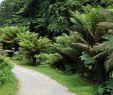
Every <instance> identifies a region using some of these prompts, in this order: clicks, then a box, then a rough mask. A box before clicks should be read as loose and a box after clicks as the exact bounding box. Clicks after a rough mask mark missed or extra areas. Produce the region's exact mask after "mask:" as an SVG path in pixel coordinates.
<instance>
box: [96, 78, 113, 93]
mask: <svg viewBox="0 0 113 95" xmlns="http://www.w3.org/2000/svg"><path fill="white" fill-rule="evenodd" d="M95 95H113V79H109V80H108V81H106V82H105V83H103V84H102V85H101V86H100V87H99V88H98V90H97V92H96V94H95Z"/></svg>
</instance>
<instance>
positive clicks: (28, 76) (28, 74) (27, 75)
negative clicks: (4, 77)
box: [13, 65, 75, 95]
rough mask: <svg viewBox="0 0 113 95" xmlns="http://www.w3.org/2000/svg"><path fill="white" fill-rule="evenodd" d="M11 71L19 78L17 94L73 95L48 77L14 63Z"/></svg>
mask: <svg viewBox="0 0 113 95" xmlns="http://www.w3.org/2000/svg"><path fill="white" fill-rule="evenodd" d="M13 73H14V75H15V76H16V78H17V79H18V80H19V90H18V93H17V95H75V94H73V93H71V92H69V91H68V89H67V88H66V87H64V86H63V85H61V84H59V83H58V82H56V81H55V80H53V79H51V78H50V77H48V76H46V75H44V74H42V73H39V72H36V71H32V70H29V69H27V68H24V67H21V66H18V65H15V66H14V68H13Z"/></svg>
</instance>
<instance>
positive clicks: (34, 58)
mask: <svg viewBox="0 0 113 95" xmlns="http://www.w3.org/2000/svg"><path fill="white" fill-rule="evenodd" d="M32 65H33V66H36V57H34V56H33V57H32Z"/></svg>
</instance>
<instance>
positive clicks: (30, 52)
mask: <svg viewBox="0 0 113 95" xmlns="http://www.w3.org/2000/svg"><path fill="white" fill-rule="evenodd" d="M18 40H19V45H20V47H21V48H20V50H21V51H22V52H23V54H25V56H26V57H27V58H28V59H31V60H32V63H33V64H34V65H35V64H36V56H35V55H36V54H40V53H41V52H42V51H45V50H46V49H47V48H48V47H49V45H50V44H51V41H50V40H49V39H48V38H46V37H38V34H37V33H32V32H29V31H27V32H25V33H19V34H18Z"/></svg>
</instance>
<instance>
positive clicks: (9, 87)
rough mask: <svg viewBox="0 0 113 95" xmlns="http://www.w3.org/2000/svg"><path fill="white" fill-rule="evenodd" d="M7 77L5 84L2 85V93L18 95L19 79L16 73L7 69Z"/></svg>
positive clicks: (0, 90) (3, 94) (1, 94)
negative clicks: (15, 75)
mask: <svg viewBox="0 0 113 95" xmlns="http://www.w3.org/2000/svg"><path fill="white" fill-rule="evenodd" d="M6 74H7V77H6V81H5V82H4V84H3V85H2V86H1V87H0V95H16V93H17V84H18V83H17V80H16V78H15V77H14V75H13V74H12V73H11V72H9V71H8V69H7V71H6Z"/></svg>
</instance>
